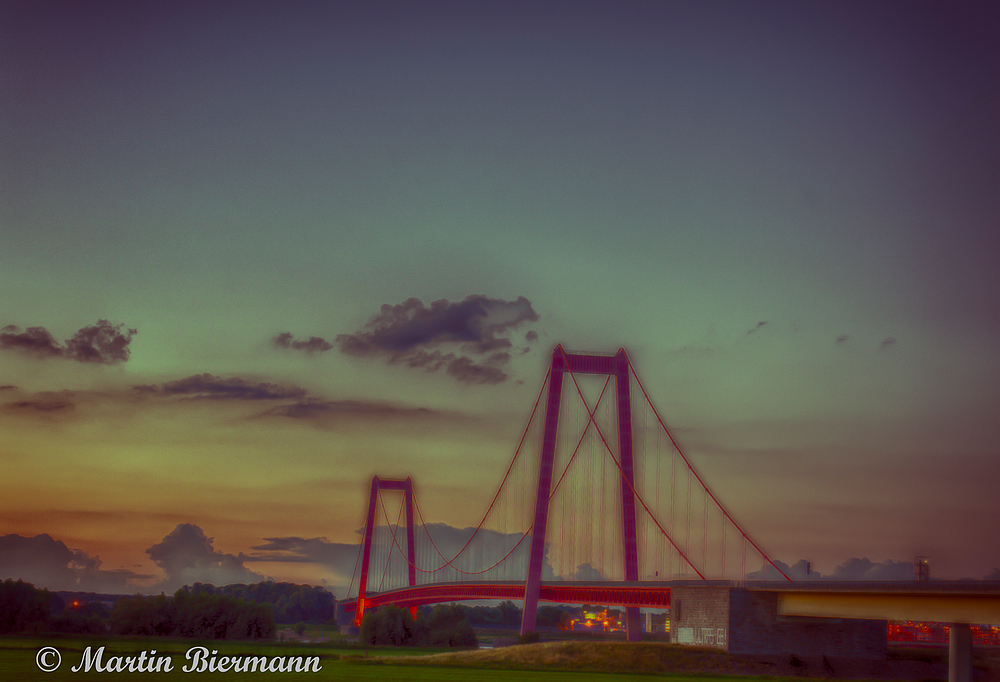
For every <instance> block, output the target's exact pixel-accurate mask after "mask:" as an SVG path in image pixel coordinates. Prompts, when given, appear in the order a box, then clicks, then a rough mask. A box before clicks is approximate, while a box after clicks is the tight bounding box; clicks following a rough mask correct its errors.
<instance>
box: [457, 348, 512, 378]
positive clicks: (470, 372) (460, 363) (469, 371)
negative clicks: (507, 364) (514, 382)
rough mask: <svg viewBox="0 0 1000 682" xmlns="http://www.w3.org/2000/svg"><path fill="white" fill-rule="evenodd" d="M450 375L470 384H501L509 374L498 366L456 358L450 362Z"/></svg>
mask: <svg viewBox="0 0 1000 682" xmlns="http://www.w3.org/2000/svg"><path fill="white" fill-rule="evenodd" d="M507 357H508V358H509V357H510V355H509V354H508V355H507ZM448 376H453V377H455V378H456V379H458V380H459V381H464V382H466V383H469V384H499V383H500V382H501V381H503V380H504V379H506V378H507V375H506V374H505V373H504V372H503V371H501V370H499V369H497V368H496V367H488V366H486V365H477V364H476V363H475V362H473V361H472V360H470V359H469V358H455V359H454V360H452V361H451V362H450V363H448Z"/></svg>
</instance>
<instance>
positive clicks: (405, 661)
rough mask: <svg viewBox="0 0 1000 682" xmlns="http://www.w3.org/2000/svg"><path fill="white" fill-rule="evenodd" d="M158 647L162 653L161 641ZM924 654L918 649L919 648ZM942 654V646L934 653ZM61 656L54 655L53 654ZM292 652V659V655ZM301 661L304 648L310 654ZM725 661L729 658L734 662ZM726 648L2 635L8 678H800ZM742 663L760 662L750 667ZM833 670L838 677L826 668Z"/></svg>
mask: <svg viewBox="0 0 1000 682" xmlns="http://www.w3.org/2000/svg"><path fill="white" fill-rule="evenodd" d="M101 646H104V647H105V652H104V656H103V661H104V663H105V665H107V664H109V662H110V659H111V657H113V656H114V657H125V656H137V655H138V654H140V653H141V652H143V651H145V652H147V656H154V655H155V656H156V657H160V656H169V657H170V661H171V663H172V667H173V669H172V670H171V671H170V672H163V671H160V672H128V671H124V672H98V671H97V670H96V669H93V668H92V669H91V670H90V672H86V671H84V670H81V671H79V672H75V673H74V672H72V667H73V666H77V665H79V664H80V663H81V661H82V660H83V658H84V652H85V651H86V650H87V648H88V647H90V649H91V652H92V655H93V654H94V652H96V650H97V649H98V647H101ZM197 646H204V647H206V648H207V649H208V651H215V652H217V659H216V660H219V658H221V657H233V656H258V657H259V656H266V657H291V656H301V657H318V664H319V666H320V667H321V669H320V670H319V671H318V672H298V673H296V672H288V673H281V672H264V673H261V672H256V673H254V672H236V671H233V670H229V671H226V672H220V671H214V672H213V671H211V670H206V671H204V672H200V673H199V672H184V670H183V668H184V667H185V666H188V665H189V663H190V662H189V660H188V659H187V658H186V656H185V654H186V653H187V652H188V651H189V650H190V649H191V648H192V647H197ZM43 647H55V648H56V649H57V650H58V651H59V654H60V656H61V659H62V664H61V665H60V666H59V668H58V669H57V670H55V671H54V672H43V671H42V670H41V669H39V666H38V665H37V664H36V654H37V653H38V651H39V650H40V649H42V648H43ZM154 650H155V654H153V651H154ZM912 655H914V656H923V655H924V654H921V653H919V652H917V653H914V654H912ZM933 655H934V656H935V657H937V656H938V654H933ZM50 660H54V656H53V657H51V658H50ZM286 660H287V659H286ZM302 660H303V661H305V660H306V658H303V659H302ZM725 666H729V667H728V668H727V667H725ZM731 667H732V662H731V661H730V660H729V658H728V656H727V655H726V654H723V653H721V652H716V651H711V650H699V649H688V648H680V647H676V646H667V645H663V644H657V643H649V644H647V643H643V644H625V643H617V642H604V643H601V642H596V643H582V642H549V643H544V644H536V645H530V646H519V647H505V648H502V649H494V650H481V651H468V652H453V653H442V652H441V650H415V649H410V648H393V647H373V648H371V649H368V650H365V649H362V648H358V647H348V646H345V645H343V644H341V645H338V644H336V643H328V644H301V643H275V642H267V643H259V642H196V641H193V640H185V639H174V638H154V637H149V638H113V637H95V638H80V637H76V638H58V637H50V638H27V637H6V638H0V680H3V681H4V682H6V681H8V680H11V681H21V680H24V681H35V680H45V681H51V682H56V681H59V680H73V681H74V682H76V681H84V680H165V681H166V680H191V679H199V677H201V676H206V678H207V679H210V680H215V681H217V682H223V681H226V680H242V679H262V680H263V679H281V680H313V681H315V682H321V681H326V680H337V681H338V682H341V681H344V680H388V681H393V680H399V681H400V682H403V681H405V682H423V681H427V682H438V681H440V682H461V681H464V680H485V681H486V682H492V681H494V680H514V681H520V682H536V681H538V682H583V681H584V680H595V681H596V682H629V681H632V680H634V681H638V680H642V681H644V682H648V681H649V680H650V677H651V676H653V675H656V676H658V677H662V678H665V679H666V680H669V681H670V682H696V681H697V682H719V681H722V680H728V681H730V682H732V681H734V680H736V681H740V682H748V681H750V680H791V679H798V680H801V679H802V677H798V676H797V677H794V678H791V677H772V676H752V677H747V676H745V675H732V674H723V673H721V672H720V670H726V671H727V673H728V672H731V670H730V669H731ZM740 672H751V673H752V672H754V671H753V670H752V669H747V670H745V671H740ZM827 679H828V680H829V679H830V678H827Z"/></svg>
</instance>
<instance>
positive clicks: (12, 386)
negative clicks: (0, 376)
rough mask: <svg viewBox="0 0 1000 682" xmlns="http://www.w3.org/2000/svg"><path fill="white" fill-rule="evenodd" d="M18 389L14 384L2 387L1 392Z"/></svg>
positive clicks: (0, 387)
mask: <svg viewBox="0 0 1000 682" xmlns="http://www.w3.org/2000/svg"><path fill="white" fill-rule="evenodd" d="M16 388H17V386H14V385H13V384H7V385H6V386H0V391H13V390H14V389H16Z"/></svg>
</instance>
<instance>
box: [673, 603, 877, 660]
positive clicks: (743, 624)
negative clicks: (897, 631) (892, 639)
mask: <svg viewBox="0 0 1000 682" xmlns="http://www.w3.org/2000/svg"><path fill="white" fill-rule="evenodd" d="M670 619H671V620H670V641H671V642H676V643H679V644H688V645H693V646H709V647H714V648H717V649H722V650H723V651H728V652H729V653H733V654H752V655H774V654H795V655H798V656H820V655H826V656H848V657H852V658H875V659H879V658H881V659H884V658H885V657H886V654H887V644H886V622H885V621H871V620H850V619H836V618H784V617H782V618H779V617H778V595H777V593H775V592H759V591H755V590H748V589H745V588H737V587H722V586H708V585H706V586H703V587H702V586H696V585H691V586H678V585H675V586H674V587H673V588H672V589H671V608H670Z"/></svg>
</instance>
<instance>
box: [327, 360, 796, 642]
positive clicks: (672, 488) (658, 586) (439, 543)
mask: <svg viewBox="0 0 1000 682" xmlns="http://www.w3.org/2000/svg"><path fill="white" fill-rule="evenodd" d="M595 378H596V379H597V383H596V384H594V383H593V381H594V379H595ZM602 380H603V382H602ZM612 380H613V382H614V386H613V388H612V387H611V383H612ZM588 382H590V384H591V385H588ZM633 384H634V387H635V388H636V389H637V390H633ZM598 387H599V390H598ZM609 388H610V389H611V390H609ZM588 391H589V393H590V397H588ZM611 393H613V394H614V395H613V396H610V395H609V394H611ZM595 394H596V395H595ZM543 398H544V416H542V417H541V418H539V414H538V412H539V406H540V405H542V401H543ZM386 497H396V498H399V500H398V510H397V509H395V508H394V507H393V504H392V502H393V501H394V500H390V501H389V502H388V503H387V500H386ZM390 507H393V511H396V514H395V520H393V514H391V513H390V511H389V509H390ZM436 535H437V537H435V536H436ZM748 560H750V561H752V562H753V568H752V569H751V570H755V569H758V568H760V567H761V566H762V565H769V566H771V567H772V568H773V569H774V571H776V573H775V575H780V576H783V577H784V578H785V579H788V577H787V576H785V575H784V573H783V572H782V571H781V569H779V568H778V567H777V566H776V565H775V564H774V562H773V561H772V560H771V559H770V558H769V557H768V556H767V554H765V553H764V551H763V550H762V549H761V548H760V546H759V545H758V544H757V543H756V542H755V541H754V540H753V539H752V538H751V537H750V535H749V534H748V533H747V532H746V530H745V529H744V528H743V527H742V526H741V525H740V524H739V523H737V521H736V519H735V518H733V515H732V514H731V513H730V512H729V511H728V510H727V509H726V507H725V506H723V504H722V502H721V501H720V500H719V499H718V497H717V496H716V495H715V493H713V492H712V490H711V489H710V488H709V487H708V485H707V484H706V482H705V480H704V479H703V477H702V476H701V475H700V474H699V473H698V471H697V470H696V469H695V468H694V466H693V465H692V463H691V461H690V459H689V458H688V457H687V456H686V455H685V454H684V452H683V451H682V450H681V448H680V446H679V445H678V443H677V441H676V440H675V439H674V437H673V435H672V434H671V433H670V430H669V429H668V428H667V426H666V424H665V422H664V420H663V419H662V417H661V416H660V414H659V412H657V410H656V408H655V407H654V406H653V403H652V401H651V400H650V397H649V394H648V393H647V392H646V389H645V387H644V386H643V384H642V382H641V381H640V379H639V376H638V374H637V373H636V371H635V368H634V367H633V366H632V363H631V361H630V360H629V358H628V355H627V354H626V352H625V350H624V349H619V350H618V352H617V353H615V354H614V355H597V354H581V353H568V352H566V351H565V350H564V349H563V348H562V346H557V347H556V348H555V350H554V351H553V353H552V360H551V363H550V365H549V370H548V372H547V374H546V377H545V380H544V381H543V383H542V386H541V389H540V390H539V393H538V397H537V398H536V400H535V404H534V407H533V408H532V411H531V415H530V416H529V418H528V423H527V425H526V426H525V428H524V431H523V433H522V435H521V438H520V441H519V443H518V445H517V447H516V449H515V450H514V453H513V456H512V457H511V460H510V463H509V465H508V466H507V469H506V472H505V473H504V475H503V478H502V480H501V482H500V485H499V486H498V488H497V491H496V493H495V494H494V495H493V497H492V499H491V500H490V502H489V504H488V505H487V508H486V510H485V512H484V514H483V516H482V519H481V521H480V522H479V524H478V525H477V526H476V527H475V528H469V529H466V530H465V531H462V532H461V533H458V534H456V533H455V532H454V529H451V528H448V527H446V526H444V525H443V524H433V523H427V521H426V520H425V518H424V516H423V513H422V512H421V510H420V505H419V503H418V501H417V497H416V495H415V494H414V486H413V481H412V480H411V479H410V478H406V479H405V480H387V479H380V478H379V477H378V476H375V477H374V478H373V479H372V484H371V493H370V496H369V501H368V513H367V518H366V521H365V532H364V540H363V543H362V546H361V551H360V553H359V559H358V563H357V566H356V568H355V573H354V576H353V577H352V581H351V591H350V595H351V596H349V598H348V600H347V601H346V603H345V606H346V607H347V608H349V609H351V608H353V610H354V613H355V623H356V624H358V625H360V623H361V619H362V616H363V614H364V611H365V609H366V608H372V607H377V606H379V605H382V604H397V605H399V606H404V607H410V608H411V609H412V610H413V611H414V612H415V610H416V607H417V606H418V605H420V604H428V603H435V602H442V601H459V600H471V599H512V600H518V601H523V602H524V610H523V617H522V623H521V632H522V634H523V633H527V632H531V631H534V630H535V626H536V616H537V609H538V603H539V602H540V601H541V602H556V603H599V604H607V605H618V606H622V607H624V608H625V626H626V630H627V632H628V639H629V640H638V639H639V630H640V627H639V607H653V608H667V607H669V605H670V581H671V580H672V579H677V578H694V577H697V578H698V579H702V580H704V579H707V578H710V577H715V578H721V579H726V578H727V577H728V578H733V577H735V578H739V579H743V578H745V576H746V573H747V567H748ZM355 587H356V591H355Z"/></svg>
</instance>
